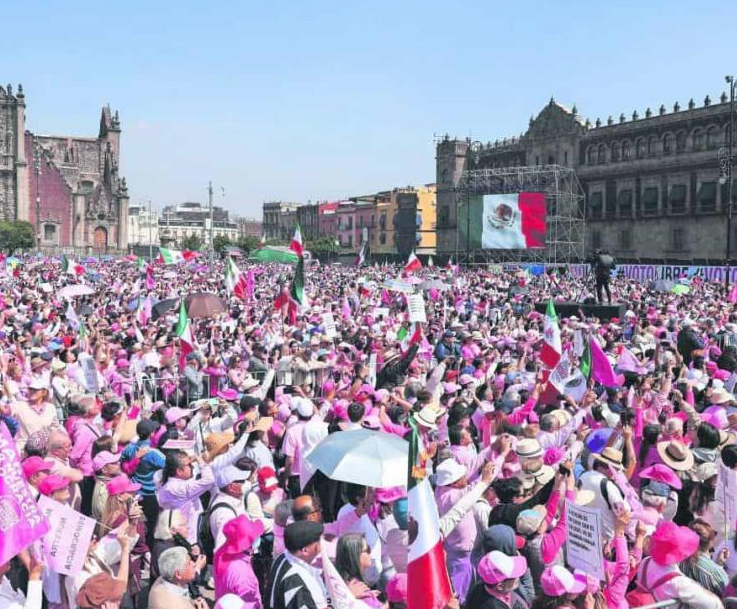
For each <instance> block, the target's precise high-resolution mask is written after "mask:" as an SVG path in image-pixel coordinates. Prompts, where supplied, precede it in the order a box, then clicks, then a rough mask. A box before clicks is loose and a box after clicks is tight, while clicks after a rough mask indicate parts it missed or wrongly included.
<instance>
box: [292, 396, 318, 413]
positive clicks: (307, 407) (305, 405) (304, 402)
mask: <svg viewBox="0 0 737 609" xmlns="http://www.w3.org/2000/svg"><path fill="white" fill-rule="evenodd" d="M296 402H297V406H296V410H297V414H298V415H299V416H301V417H311V416H312V415H313V414H315V405H314V404H313V403H312V400H309V399H307V398H298V399H297V400H296Z"/></svg>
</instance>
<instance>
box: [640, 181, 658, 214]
mask: <svg viewBox="0 0 737 609" xmlns="http://www.w3.org/2000/svg"><path fill="white" fill-rule="evenodd" d="M658 194H659V193H658V187H657V186H648V187H646V188H645V190H643V191H642V215H643V216H657V215H658Z"/></svg>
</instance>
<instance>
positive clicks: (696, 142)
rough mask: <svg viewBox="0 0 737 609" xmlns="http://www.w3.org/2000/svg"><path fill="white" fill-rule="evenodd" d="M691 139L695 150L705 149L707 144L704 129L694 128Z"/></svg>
mask: <svg viewBox="0 0 737 609" xmlns="http://www.w3.org/2000/svg"><path fill="white" fill-rule="evenodd" d="M691 139H692V140H693V149H694V150H703V149H704V145H705V144H706V135H705V134H704V130H703V129H694V132H693V135H692V136H691Z"/></svg>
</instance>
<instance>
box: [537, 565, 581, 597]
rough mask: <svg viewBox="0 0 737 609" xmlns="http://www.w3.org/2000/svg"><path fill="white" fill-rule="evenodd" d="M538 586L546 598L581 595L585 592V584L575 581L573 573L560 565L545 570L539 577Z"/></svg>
mask: <svg viewBox="0 0 737 609" xmlns="http://www.w3.org/2000/svg"><path fill="white" fill-rule="evenodd" d="M540 586H541V588H542V591H543V592H544V593H545V594H547V595H548V596H563V595H564V594H581V592H583V591H584V590H586V584H585V583H583V582H582V581H579V580H577V579H576V578H575V577H574V576H573V573H571V572H570V571H569V570H568V569H566V568H565V567H562V566H560V565H553V566H552V567H546V568H545V570H544V571H543V572H542V575H541V576H540Z"/></svg>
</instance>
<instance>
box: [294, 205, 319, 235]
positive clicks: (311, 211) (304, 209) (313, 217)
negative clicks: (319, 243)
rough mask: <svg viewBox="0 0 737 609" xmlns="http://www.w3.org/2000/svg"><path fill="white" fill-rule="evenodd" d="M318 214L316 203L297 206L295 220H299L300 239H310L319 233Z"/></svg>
mask: <svg viewBox="0 0 737 609" xmlns="http://www.w3.org/2000/svg"><path fill="white" fill-rule="evenodd" d="M319 218H320V214H319V207H318V204H317V203H308V204H307V205H300V206H299V207H298V208H297V222H299V228H300V231H302V239H303V240H304V241H310V240H312V239H315V238H316V237H317V236H318V235H319V234H320V221H319Z"/></svg>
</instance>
